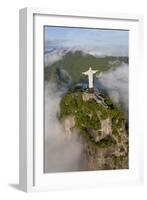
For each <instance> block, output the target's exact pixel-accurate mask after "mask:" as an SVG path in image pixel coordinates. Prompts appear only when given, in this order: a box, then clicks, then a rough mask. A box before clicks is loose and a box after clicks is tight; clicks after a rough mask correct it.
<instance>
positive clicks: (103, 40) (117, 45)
mask: <svg viewBox="0 0 147 200" xmlns="http://www.w3.org/2000/svg"><path fill="white" fill-rule="evenodd" d="M128 34H129V32H128V31H125V30H110V29H87V28H69V27H68V28H66V27H65V28H64V27H49V26H45V28H44V39H45V49H46V50H47V49H50V48H71V49H73V48H75V49H79V50H80V49H81V50H87V51H93V52H94V53H95V54H98V55H103V54H106V55H109V54H110V55H126V56H127V55H128Z"/></svg>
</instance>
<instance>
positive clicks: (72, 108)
mask: <svg viewBox="0 0 147 200" xmlns="http://www.w3.org/2000/svg"><path fill="white" fill-rule="evenodd" d="M82 95H83V92H71V91H69V92H67V94H65V95H64V96H63V98H62V100H61V102H60V115H59V118H60V120H64V118H66V117H67V116H74V119H75V128H78V129H79V130H80V133H81V134H82V135H83V136H84V137H85V138H86V139H87V140H88V141H90V142H92V143H93V144H94V145H97V146H98V147H102V148H104V147H108V146H111V145H115V144H116V142H117V141H118V140H121V138H120V137H119V132H118V130H119V129H120V128H121V126H122V123H124V116H123V113H122V112H121V111H120V110H119V109H118V108H117V107H116V106H115V105H114V104H113V102H112V101H111V99H110V98H109V97H106V96H104V95H102V94H101V96H102V97H103V99H104V102H105V103H106V104H107V106H108V108H106V107H104V106H103V105H101V104H99V103H97V102H96V101H95V100H94V99H90V100H89V101H83V98H82ZM99 95H100V94H99ZM105 119H111V121H112V135H113V136H114V137H113V136H112V137H111V136H108V137H106V138H103V139H102V140H100V141H98V142H96V141H95V140H94V138H93V137H92V136H91V134H89V131H88V130H94V131H97V132H98V134H101V132H100V130H101V121H102V120H105Z"/></svg>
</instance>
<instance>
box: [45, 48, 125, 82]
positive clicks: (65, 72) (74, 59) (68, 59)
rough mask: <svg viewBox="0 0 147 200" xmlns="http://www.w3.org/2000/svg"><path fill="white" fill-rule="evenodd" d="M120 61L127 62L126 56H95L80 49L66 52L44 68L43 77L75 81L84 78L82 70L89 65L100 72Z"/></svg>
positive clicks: (86, 68)
mask: <svg viewBox="0 0 147 200" xmlns="http://www.w3.org/2000/svg"><path fill="white" fill-rule="evenodd" d="M122 62H124V63H128V57H112V56H106V57H95V56H93V55H89V54H83V53H82V52H81V51H76V52H68V53H67V54H66V55H64V56H63V58H62V59H61V60H59V61H57V62H55V63H54V64H52V65H51V66H47V67H45V69H44V79H45V80H51V81H55V82H59V83H61V82H64V83H69V82H72V83H77V82H79V81H80V80H85V77H84V76H83V75H82V72H83V71H86V70H88V68H89V67H90V66H91V67H92V68H93V69H96V70H98V71H99V73H100V72H104V71H107V70H109V69H110V68H112V67H117V66H119V65H120V64H121V63H122Z"/></svg>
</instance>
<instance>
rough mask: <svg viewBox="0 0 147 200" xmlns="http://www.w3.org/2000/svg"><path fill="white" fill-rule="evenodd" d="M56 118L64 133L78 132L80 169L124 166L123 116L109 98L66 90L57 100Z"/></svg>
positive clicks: (126, 160) (126, 149)
mask: <svg viewBox="0 0 147 200" xmlns="http://www.w3.org/2000/svg"><path fill="white" fill-rule="evenodd" d="M60 120H61V121H62V122H63V124H64V128H65V133H66V135H67V136H70V135H72V134H79V140H81V143H82V145H83V155H82V158H81V159H82V162H83V170H105V169H127V168H128V132H127V129H126V120H125V118H124V115H123V113H122V112H121V111H120V110H119V109H118V108H117V107H116V106H115V105H114V104H113V103H112V101H111V99H109V98H108V97H105V96H103V95H102V94H100V93H91V94H90V93H87V92H74V93H70V92H68V93H67V94H66V95H65V96H64V97H63V98H62V100H61V103H60ZM75 129H76V130H78V131H76V133H75V131H74V130H75Z"/></svg>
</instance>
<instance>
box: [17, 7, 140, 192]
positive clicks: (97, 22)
mask: <svg viewBox="0 0 147 200" xmlns="http://www.w3.org/2000/svg"><path fill="white" fill-rule="evenodd" d="M43 25H56V26H57V25H60V26H78V27H103V28H111V29H113V28H115V29H127V30H129V31H130V36H129V60H130V62H129V66H130V72H129V80H130V82H129V99H130V101H129V112H130V115H129V121H130V129H129V132H130V135H129V145H130V151H129V169H128V170H115V171H114V170H108V171H90V172H74V173H73V172H69V173H57V174H55V173H52V174H44V173H43V134H42V132H43V130H42V129H43V120H42V119H43V118H40V116H42V117H43V107H42V106H43V76H41V75H42V73H43V67H42V66H43V49H42V48H43V46H42V39H41V38H42V37H41V36H42V35H41V34H43V33H41V31H42V26H43ZM142 38H143V17H142V16H140V15H128V14H111V13H94V12H89V11H85V12H84V11H53V10H48V9H36V8H35V9H34V8H24V9H21V10H20V90H19V91H20V148H19V153H20V162H19V166H20V175H19V177H20V183H19V184H20V189H22V190H23V191H26V192H32V191H48V190H56V189H76V188H90V187H98V186H116V185H134V184H141V183H142V182H143V130H142V128H141V116H138V114H137V113H139V108H138V107H139V104H140V100H139V98H136V97H137V94H138V91H139V87H140V86H141V85H140V81H139V80H138V79H137V77H138V75H139V74H140V70H141V67H142V66H143V63H142V60H143V39H142ZM138 133H139V134H138Z"/></svg>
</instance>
